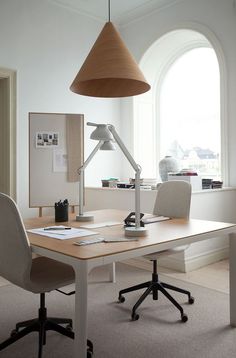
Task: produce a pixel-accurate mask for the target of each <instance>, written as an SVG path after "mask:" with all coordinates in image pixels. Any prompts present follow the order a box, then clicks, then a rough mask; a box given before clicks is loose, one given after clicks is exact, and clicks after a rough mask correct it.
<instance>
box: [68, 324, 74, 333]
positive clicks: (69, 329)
mask: <svg viewBox="0 0 236 358" xmlns="http://www.w3.org/2000/svg"><path fill="white" fill-rule="evenodd" d="M66 329H67V331H69V332H72V331H73V328H72V325H71V324H68V325H67V326H66Z"/></svg>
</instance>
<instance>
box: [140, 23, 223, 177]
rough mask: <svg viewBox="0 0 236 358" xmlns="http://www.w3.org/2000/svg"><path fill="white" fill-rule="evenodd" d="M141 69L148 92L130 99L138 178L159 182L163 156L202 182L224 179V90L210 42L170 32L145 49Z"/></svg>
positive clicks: (194, 34)
mask: <svg viewBox="0 0 236 358" xmlns="http://www.w3.org/2000/svg"><path fill="white" fill-rule="evenodd" d="M222 58H223V57H222ZM221 61H222V59H221ZM141 68H142V70H143V72H144V74H145V76H146V78H147V80H148V82H149V83H150V84H151V87H152V89H151V91H149V92H147V93H145V94H143V95H141V96H137V97H136V98H135V99H134V123H133V124H134V155H135V159H136V161H137V162H138V163H139V164H140V165H141V167H142V177H144V178H157V180H160V178H159V168H158V163H159V161H160V160H161V159H162V158H163V157H164V156H166V155H172V156H174V157H175V158H177V159H179V162H180V169H185V168H189V169H194V170H196V171H197V172H198V174H199V175H201V176H202V177H206V178H214V179H216V178H217V179H223V178H225V176H226V177H227V174H226V175H225V176H223V175H222V169H221V167H222V165H221V162H222V150H221V146H222V138H223V140H224V138H225V124H224V123H223V124H222V113H223V114H224V110H223V111H222V109H221V108H220V107H221V103H222V98H225V97H224V96H225V94H223V97H222V98H221V96H222V93H221V88H222V87H223V88H224V86H222V84H220V68H219V62H218V57H217V55H216V52H215V50H214V48H213V47H212V44H211V43H210V42H209V40H208V39H207V38H206V37H205V36H204V35H202V34H201V33H199V32H196V31H193V30H187V29H183V30H175V31H172V32H170V33H168V34H166V35H164V36H163V37H162V38H160V39H159V40H158V41H157V42H156V43H154V44H153V45H152V46H151V47H150V48H149V50H148V51H147V53H146V54H145V56H144V57H143V59H142V62H141ZM221 81H222V78H221ZM223 83H224V82H223ZM223 108H224V104H223ZM222 128H223V130H224V133H222ZM223 145H224V146H225V143H223ZM224 149H225V148H224ZM223 155H224V161H225V163H224V169H225V168H227V164H226V162H227V160H226V159H227V158H226V151H225V150H224V151H223Z"/></svg>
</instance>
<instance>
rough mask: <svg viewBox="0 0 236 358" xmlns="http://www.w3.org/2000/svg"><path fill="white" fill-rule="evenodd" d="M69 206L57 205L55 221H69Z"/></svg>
mask: <svg viewBox="0 0 236 358" xmlns="http://www.w3.org/2000/svg"><path fill="white" fill-rule="evenodd" d="M68 206H69V205H68V204H61V205H60V204H59V205H56V204H55V221H56V222H63V221H68Z"/></svg>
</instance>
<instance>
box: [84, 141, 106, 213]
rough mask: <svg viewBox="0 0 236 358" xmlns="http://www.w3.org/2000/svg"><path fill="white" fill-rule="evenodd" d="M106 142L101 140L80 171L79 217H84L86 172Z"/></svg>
mask: <svg viewBox="0 0 236 358" xmlns="http://www.w3.org/2000/svg"><path fill="white" fill-rule="evenodd" d="M103 143H104V141H103V140H100V141H99V142H98V144H97V145H96V147H95V148H94V149H93V151H92V152H91V153H90V155H89V156H88V158H87V159H86V161H85V162H84V164H83V165H82V166H81V167H80V168H79V169H78V174H79V216H83V207H84V170H85V169H86V167H87V166H88V164H89V163H90V162H91V160H92V159H93V157H94V156H95V154H96V153H97V151H99V149H100V148H101V146H102V145H103Z"/></svg>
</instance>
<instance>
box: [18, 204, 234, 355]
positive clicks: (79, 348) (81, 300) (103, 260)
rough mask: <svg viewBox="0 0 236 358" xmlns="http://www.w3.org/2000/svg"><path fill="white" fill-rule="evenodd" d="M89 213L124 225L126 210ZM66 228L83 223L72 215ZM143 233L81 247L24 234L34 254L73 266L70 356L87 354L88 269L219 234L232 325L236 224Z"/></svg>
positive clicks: (159, 227) (160, 227)
mask: <svg viewBox="0 0 236 358" xmlns="http://www.w3.org/2000/svg"><path fill="white" fill-rule="evenodd" d="M91 213H92V215H94V222H97V223H99V222H105V221H110V220H111V221H120V222H122V221H123V219H124V218H125V217H126V216H127V214H128V212H126V211H119V210H99V211H94V212H91ZM52 224H55V222H54V218H52V217H42V218H36V219H29V220H26V221H25V226H26V228H28V229H29V228H36V227H42V226H50V225H52ZM68 225H70V226H72V227H79V226H80V225H82V222H80V223H79V222H76V221H75V216H74V215H72V216H70V221H69V222H68ZM147 229H148V235H147V236H146V237H141V238H140V239H139V241H132V242H123V243H120V242H119V243H99V244H94V245H88V246H84V247H83V246H75V245H73V241H75V239H71V240H56V239H52V238H48V237H44V236H39V235H35V234H31V233H29V234H28V237H29V240H30V243H31V245H32V250H33V252H35V253H36V254H39V255H42V256H47V257H49V258H52V259H55V260H58V261H61V262H64V263H67V264H69V265H71V266H73V268H74V271H75V289H76V294H75V322H74V331H75V341H74V358H78V357H80V358H86V356H87V352H86V350H87V341H86V340H87V310H88V274H89V272H90V270H91V269H92V268H94V267H97V266H101V265H105V264H111V263H113V262H116V261H121V260H126V259H131V258H135V257H140V256H143V255H147V254H151V253H153V252H158V251H161V250H164V249H170V248H173V247H177V246H181V245H185V244H191V243H194V242H198V241H201V240H205V239H209V238H215V237H217V236H223V235H229V237H230V302H229V303H230V324H231V325H232V326H236V259H235V258H236V224H229V223H221V222H213V221H204V220H194V219H190V220H189V221H186V220H183V219H173V220H168V221H163V222H158V223H154V224H149V225H147ZM95 230H96V231H97V232H99V233H100V234H101V236H103V237H124V230H123V227H122V225H117V226H112V227H103V228H99V229H95ZM117 294H118V292H117ZM90 338H92V337H90ZM95 354H96V347H95Z"/></svg>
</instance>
